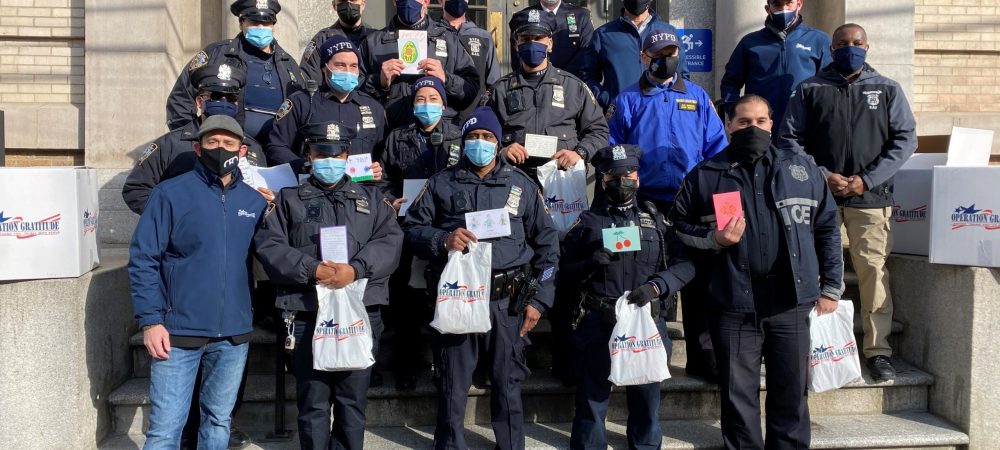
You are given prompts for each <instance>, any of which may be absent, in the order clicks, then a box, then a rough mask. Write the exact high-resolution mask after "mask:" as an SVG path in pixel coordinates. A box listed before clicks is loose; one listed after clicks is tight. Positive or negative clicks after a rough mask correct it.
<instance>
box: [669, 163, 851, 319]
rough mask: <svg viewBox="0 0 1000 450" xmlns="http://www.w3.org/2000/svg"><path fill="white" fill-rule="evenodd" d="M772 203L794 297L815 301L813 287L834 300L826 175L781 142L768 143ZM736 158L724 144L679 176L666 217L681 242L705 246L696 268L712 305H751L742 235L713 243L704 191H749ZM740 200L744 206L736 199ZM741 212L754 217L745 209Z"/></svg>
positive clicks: (831, 207) (746, 308) (839, 288)
mask: <svg viewBox="0 0 1000 450" xmlns="http://www.w3.org/2000/svg"><path fill="white" fill-rule="evenodd" d="M770 151H771V152H772V153H771V160H772V161H774V163H773V164H772V165H771V166H770V168H769V169H768V170H770V171H771V173H770V174H769V178H770V179H771V180H772V181H771V195H772V198H773V199H774V201H775V204H774V205H773V206H772V207H773V208H775V209H776V210H777V211H778V212H779V214H780V216H781V219H782V225H783V228H784V229H783V230H782V237H783V238H784V239H785V244H786V247H787V248H788V253H789V254H788V259H789V261H791V266H792V267H791V271H792V280H793V281H794V282H795V293H796V296H797V297H798V298H797V301H798V303H799V304H805V303H810V302H815V301H816V300H817V299H819V297H820V295H822V296H824V297H827V298H829V299H833V300H840V295H841V293H842V292H843V285H842V283H843V278H844V253H843V249H842V248H841V245H840V219H839V218H838V216H837V205H836V203H834V201H833V194H831V193H830V188H829V187H827V185H826V179H825V177H824V176H823V174H822V172H820V170H819V168H818V167H816V165H815V164H813V162H812V161H810V159H809V157H808V156H806V155H802V154H800V153H795V152H792V151H789V150H778V149H776V148H774V147H772V148H771V150H770ZM736 170H740V169H739V166H738V163H735V162H731V161H730V159H729V149H726V150H724V151H722V153H719V154H718V155H715V156H714V157H713V158H712V159H709V160H706V161H704V162H702V163H701V164H699V165H698V167H696V168H695V169H694V170H693V171H691V173H689V174H688V176H687V178H686V179H685V180H684V185H683V186H681V190H680V192H678V193H677V197H676V200H675V201H674V209H673V211H671V214H670V218H671V219H672V220H673V222H674V227H675V228H676V229H677V237H678V238H680V240H681V242H683V243H684V244H686V245H687V246H689V247H692V248H695V249H700V250H702V251H704V252H703V253H702V254H707V255H706V256H705V257H704V258H699V261H704V263H703V264H699V266H698V270H705V272H706V273H707V276H708V278H709V280H710V281H709V286H708V299H709V305H710V306H712V307H713V308H714V309H720V310H722V311H729V312H753V311H754V301H753V291H752V290H753V287H752V283H751V280H750V257H749V254H748V248H747V247H748V246H747V239H753V238H754V237H753V236H745V239H743V240H741V241H740V242H739V243H738V244H736V245H733V246H730V247H725V248H723V247H721V246H720V245H719V244H718V242H717V241H716V240H715V235H714V233H715V229H716V225H715V208H714V206H713V203H712V195H713V194H717V193H721V192H732V191H740V192H742V197H744V198H746V197H747V195H750V193H752V192H753V186H743V185H742V181H741V177H740V176H739V175H738V174H735V173H734V172H735V171H736ZM744 207H746V206H744ZM745 216H746V217H755V216H756V214H755V213H754V212H752V211H749V212H747V213H746V214H745Z"/></svg>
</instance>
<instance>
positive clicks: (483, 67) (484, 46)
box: [441, 20, 500, 117]
mask: <svg viewBox="0 0 1000 450" xmlns="http://www.w3.org/2000/svg"><path fill="white" fill-rule="evenodd" d="M441 26H443V27H445V28H447V29H449V30H452V31H454V32H456V33H458V39H459V41H461V42H462V46H463V47H465V51H466V52H468V53H469V57H471V58H472V62H473V63H474V64H475V65H476V72H477V73H478V74H479V90H477V91H476V93H477V95H478V94H479V93H482V92H484V91H485V90H486V88H488V87H490V86H493V83H496V82H497V80H499V79H500V60H499V59H497V48H496V46H495V45H494V44H493V37H492V36H490V33H489V32H488V31H486V30H484V29H482V28H479V27H478V26H476V24H475V23H472V22H471V21H469V20H466V21H465V22H462V25H461V26H459V27H458V29H457V30H456V29H454V28H452V26H451V25H450V24H448V23H447V22H444V21H443V20H442V21H441ZM477 106H479V103H478V102H476V101H472V102H470V103H469V106H467V107H466V108H465V110H463V111H461V114H462V116H463V117H464V116H468V115H469V114H471V113H472V110H474V109H476V107H477Z"/></svg>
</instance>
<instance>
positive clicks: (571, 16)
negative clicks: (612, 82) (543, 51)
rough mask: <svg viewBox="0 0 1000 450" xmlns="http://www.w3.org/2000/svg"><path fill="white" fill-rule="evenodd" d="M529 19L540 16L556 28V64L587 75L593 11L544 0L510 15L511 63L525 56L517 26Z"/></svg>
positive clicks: (553, 53) (554, 53) (578, 73)
mask: <svg viewBox="0 0 1000 450" xmlns="http://www.w3.org/2000/svg"><path fill="white" fill-rule="evenodd" d="M529 19H538V20H535V21H536V22H538V21H540V22H542V23H544V24H546V25H547V26H548V27H549V29H550V30H552V49H551V51H552V65H553V66H556V67H558V68H560V69H562V70H564V71H566V72H569V73H571V74H573V75H574V76H577V77H581V78H582V77H583V72H582V70H581V69H582V65H583V59H584V56H585V54H586V51H587V47H589V46H590V40H591V38H593V35H594V24H593V23H591V21H590V10H589V9H587V8H583V7H579V6H576V5H573V4H571V3H568V2H564V1H562V0H541V1H539V2H538V3H537V4H535V5H532V6H529V7H527V8H524V9H522V10H520V11H518V12H516V13H514V15H513V16H512V17H511V18H510V22H509V23H508V25H509V27H510V36H511V38H510V66H511V67H517V66H518V65H520V62H521V60H523V59H524V55H522V54H521V53H520V50H519V49H518V44H519V43H520V41H518V38H517V33H516V31H517V29H518V27H520V26H521V25H522V24H524V23H526V22H529V21H531V20H529Z"/></svg>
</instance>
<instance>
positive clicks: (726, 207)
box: [712, 191, 743, 230]
mask: <svg viewBox="0 0 1000 450" xmlns="http://www.w3.org/2000/svg"><path fill="white" fill-rule="evenodd" d="M712 204H714V205H715V221H716V223H715V225H716V228H717V229H719V230H721V229H723V228H726V225H729V221H730V220H732V219H733V217H740V216H742V215H743V202H742V201H740V191H733V192H723V193H721V194H714V195H712Z"/></svg>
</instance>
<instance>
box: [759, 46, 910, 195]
mask: <svg viewBox="0 0 1000 450" xmlns="http://www.w3.org/2000/svg"><path fill="white" fill-rule="evenodd" d="M779 145H780V146H781V147H782V148H788V149H792V150H795V151H797V152H805V153H806V154H808V155H809V156H811V157H812V158H815V160H816V164H818V165H819V166H820V167H821V168H823V170H824V171H829V172H834V173H839V174H841V175H844V176H846V177H849V176H854V175H858V176H860V177H861V179H862V180H864V182H865V191H864V193H863V194H862V195H860V196H855V197H847V198H842V197H837V199H836V200H837V203H838V204H840V205H842V206H848V207H854V208H883V207H886V206H892V205H893V204H895V202H894V201H893V197H892V191H893V177H894V176H895V175H896V172H897V171H898V170H899V168H900V167H902V166H903V163H905V162H906V160H908V159H910V156H911V155H913V152H914V151H916V150H917V121H916V119H915V118H914V117H913V111H911V110H910V103H909V102H907V101H906V93H905V92H903V88H902V87H900V85H899V83H897V82H895V81H893V80H890V79H889V78H886V77H884V76H882V75H881V74H879V73H878V72H877V71H875V69H873V68H872V67H871V66H869V65H867V64H865V67H864V69H863V70H862V71H861V75H860V76H858V78H857V79H856V80H854V82H848V81H847V79H845V78H844V77H843V76H841V75H840V73H839V72H837V70H836V69H834V68H833V66H832V65H831V66H829V67H827V68H826V69H824V70H823V71H822V72H820V73H819V75H816V76H815V77H812V78H810V79H808V80H806V81H804V82H802V84H800V85H799V87H797V88H796V89H795V92H794V93H793V95H792V98H791V100H789V101H788V113H787V114H786V116H785V122H784V124H782V127H781V139H780V144H779Z"/></svg>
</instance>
